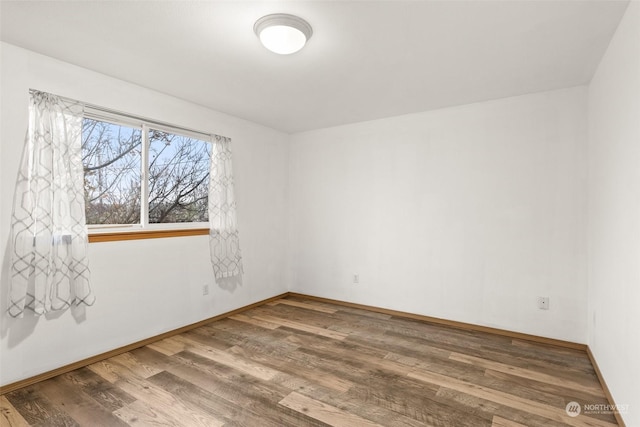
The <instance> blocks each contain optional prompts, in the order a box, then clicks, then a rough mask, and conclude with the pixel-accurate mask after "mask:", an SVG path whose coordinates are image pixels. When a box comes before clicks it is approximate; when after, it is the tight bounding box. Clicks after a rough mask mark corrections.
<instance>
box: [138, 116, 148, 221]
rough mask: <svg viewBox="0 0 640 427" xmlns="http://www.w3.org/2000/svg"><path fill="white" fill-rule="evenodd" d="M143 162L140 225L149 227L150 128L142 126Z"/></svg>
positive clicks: (141, 163)
mask: <svg viewBox="0 0 640 427" xmlns="http://www.w3.org/2000/svg"><path fill="white" fill-rule="evenodd" d="M141 151H142V154H141V155H142V159H141V160H142V161H141V162H140V168H141V170H140V174H141V175H140V176H141V177H142V179H141V182H140V224H141V225H142V228H147V227H148V226H149V126H147V125H146V124H144V125H142V150H141Z"/></svg>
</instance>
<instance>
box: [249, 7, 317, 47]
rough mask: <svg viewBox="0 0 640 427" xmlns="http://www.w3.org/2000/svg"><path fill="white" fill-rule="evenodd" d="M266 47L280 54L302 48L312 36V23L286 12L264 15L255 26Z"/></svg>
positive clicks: (254, 29) (255, 30)
mask: <svg viewBox="0 0 640 427" xmlns="http://www.w3.org/2000/svg"><path fill="white" fill-rule="evenodd" d="M253 31H254V32H255V33H256V35H257V36H258V38H259V39H260V41H261V42H262V44H263V45H264V47H266V48H267V49H269V50H270V51H272V52H275V53H279V54H280V55H288V54H290V53H294V52H297V51H299V50H300V49H302V48H303V47H304V45H305V43H306V42H307V40H309V39H310V38H311V35H312V34H313V30H312V29H311V25H309V23H308V22H307V21H305V20H304V19H302V18H298V17H297V16H294V15H288V14H286V13H275V14H273V15H267V16H263V17H262V18H260V19H258V20H257V21H256V23H255V25H254V26H253Z"/></svg>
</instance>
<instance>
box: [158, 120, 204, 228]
mask: <svg viewBox="0 0 640 427" xmlns="http://www.w3.org/2000/svg"><path fill="white" fill-rule="evenodd" d="M210 158H211V144H210V143H209V142H207V141H201V140H198V139H194V138H189V137H186V136H182V135H176V134H173V133H168V132H162V131H159V130H155V129H150V130H149V223H166V222H207V221H209V210H208V201H209V197H208V194H209V163H210Z"/></svg>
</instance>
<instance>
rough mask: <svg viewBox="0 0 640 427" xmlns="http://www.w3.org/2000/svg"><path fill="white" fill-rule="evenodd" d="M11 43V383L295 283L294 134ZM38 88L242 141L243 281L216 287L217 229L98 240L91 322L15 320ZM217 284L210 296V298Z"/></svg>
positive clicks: (6, 206)
mask: <svg viewBox="0 0 640 427" xmlns="http://www.w3.org/2000/svg"><path fill="white" fill-rule="evenodd" d="M0 47H1V49H2V53H1V54H2V56H1V58H2V66H1V78H2V82H1V89H2V95H1V98H2V111H1V114H0V119H1V121H2V124H3V127H2V130H1V134H0V135H1V138H2V139H1V141H0V150H1V152H2V157H1V163H0V200H2V204H1V206H0V250H1V251H2V257H1V259H2V270H1V274H2V275H1V277H0V278H1V281H2V283H1V287H0V289H2V293H1V294H0V295H1V296H2V300H3V301H2V302H1V305H2V309H1V310H0V313H1V314H0V384H8V383H11V382H14V381H17V380H20V379H22V378H26V377H30V376H33V375H36V374H38V373H41V372H43V371H48V370H51V369H54V368H57V367H59V366H61V365H65V364H68V363H71V362H74V361H76V360H79V359H82V358H85V357H88V356H92V355H94V354H98V353H101V352H104V351H107V350H111V349H113V348H117V347H119V346H122V345H125V344H129V343H132V342H134V341H137V340H140V339H144V338H147V337H150V336H153V335H156V334H159V333H162V332H164V331H167V330H172V329H175V328H177V327H180V326H184V325H187V324H190V323H193V322H196V321H199V320H202V319H206V318H208V317H211V316H214V315H216V314H219V313H222V312H226V311H229V310H232V309H235V308H238V307H241V306H245V305H247V304H250V303H253V302H255V301H259V300H262V299H265V298H268V297H271V296H274V295H278V294H280V293H283V292H286V291H287V288H286V280H285V279H284V277H283V275H284V272H285V258H286V257H285V253H286V244H287V241H286V238H284V237H283V236H284V235H285V234H286V224H287V217H286V214H287V208H286V206H287V203H288V200H287V192H288V188H287V182H288V166H287V165H288V145H289V136H288V135H286V134H283V133H281V132H277V131H274V130H272V129H269V128H265V127H262V126H258V125H256V124H253V123H250V122H247V121H243V120H240V119H237V118H233V117H230V116H227V115H224V114H221V113H217V112H215V111H212V110H209V109H206V108H203V107H200V106H197V105H194V104H191V103H188V102H185V101H182V100H179V99H176V98H172V97H169V96H166V95H163V94H160V93H157V92H153V91H150V90H147V89H144V88H142V87H139V86H135V85H131V84H128V83H125V82H122V81H119V80H116V79H112V78H109V77H106V76H104V75H101V74H97V73H94V72H92V71H89V70H86V69H82V68H78V67H75V66H72V65H70V64H67V63H63V62H60V61H57V60H54V59H51V58H48V57H44V56H41V55H38V54H35V53H32V52H29V51H26V50H23V49H20V48H17V47H14V46H11V45H8V44H4V43H3V44H1V45H0ZM132 66H135V65H134V64H132ZM185 78H188V77H187V76H186V75H185ZM29 88H35V89H40V90H44V91H48V92H52V93H56V94H60V95H64V96H67V97H71V98H75V99H79V100H82V101H85V102H90V103H93V104H97V105H101V106H105V107H110V108H114V109H117V110H121V111H126V112H129V113H133V114H138V115H141V116H145V117H150V118H153V119H157V120H161V121H166V122H168V123H174V124H177V125H181V126H186V127H191V128H195V129H200V130H203V131H208V132H214V133H218V134H222V135H226V136H229V137H231V138H233V150H234V172H235V175H236V197H237V204H238V221H239V227H240V239H241V247H242V250H243V255H244V265H245V275H244V280H243V284H242V285H241V286H239V287H236V288H235V289H232V288H227V289H223V288H221V287H219V286H218V285H214V279H213V272H212V269H211V265H210V262H209V247H208V240H207V239H208V237H206V236H198V237H185V238H171V239H153V240H139V241H127V242H111V243H92V244H90V245H89V256H90V266H91V270H92V279H93V280H92V285H93V289H94V292H95V294H96V297H97V302H96V304H95V305H94V306H93V307H91V308H89V309H87V314H86V320H84V321H81V322H79V323H76V321H75V320H74V318H73V316H71V313H69V312H66V313H65V314H64V315H62V316H61V318H58V319H55V320H50V319H46V318H44V317H42V318H39V319H37V318H34V317H33V316H30V315H26V316H25V318H23V319H17V320H15V319H11V318H9V317H8V316H7V315H6V313H5V307H6V296H7V293H6V290H7V286H8V283H7V280H8V271H9V261H8V258H9V256H8V252H7V245H8V234H9V228H10V221H11V205H12V200H13V191H14V190H13V188H14V183H15V179H16V174H17V166H18V163H19V161H20V155H21V151H22V147H23V141H24V135H25V131H26V126H27V107H28V99H29V97H28V90H29ZM207 283H208V284H210V287H211V292H210V294H209V295H208V296H207V297H203V295H202V287H203V285H204V284H207Z"/></svg>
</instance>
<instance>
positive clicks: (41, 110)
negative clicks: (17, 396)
mask: <svg viewBox="0 0 640 427" xmlns="http://www.w3.org/2000/svg"><path fill="white" fill-rule="evenodd" d="M82 110H83V107H82V105H81V104H79V103H74V102H69V101H63V100H61V99H60V98H58V97H56V96H54V95H51V94H47V93H43V92H35V91H32V92H31V104H30V106H29V129H28V131H27V140H26V145H25V148H24V152H23V155H22V165H21V167H20V172H19V174H18V182H17V184H16V193H15V198H14V202H13V216H12V224H11V245H12V247H11V282H10V290H9V308H8V312H9V314H10V315H11V316H13V317H21V316H22V315H23V313H24V311H25V309H29V310H32V311H33V312H34V313H36V314H43V313H47V312H50V311H57V310H64V309H67V308H68V307H70V306H71V305H72V304H76V305H80V304H84V305H92V304H93V302H94V300H95V298H94V295H93V293H92V292H91V288H90V286H89V267H88V262H87V243H88V242H87V231H86V225H85V211H84V178H83V169H82V159H81V141H82Z"/></svg>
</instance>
